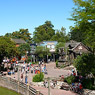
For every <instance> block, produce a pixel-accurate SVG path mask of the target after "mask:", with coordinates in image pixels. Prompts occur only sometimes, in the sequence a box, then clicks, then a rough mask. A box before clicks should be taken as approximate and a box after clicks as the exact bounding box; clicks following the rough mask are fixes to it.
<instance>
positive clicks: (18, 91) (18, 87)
mask: <svg viewBox="0 0 95 95" xmlns="http://www.w3.org/2000/svg"><path fill="white" fill-rule="evenodd" d="M17 92H18V93H19V81H18V87H17Z"/></svg>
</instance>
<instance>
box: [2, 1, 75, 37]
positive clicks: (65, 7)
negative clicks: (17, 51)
mask: <svg viewBox="0 0 95 95" xmlns="http://www.w3.org/2000/svg"><path fill="white" fill-rule="evenodd" d="M72 7H74V3H73V1H72V0H0V36H1V35H5V33H12V32H14V31H18V30H19V29H21V28H24V29H26V28H28V29H29V32H30V33H32V34H33V31H34V28H35V27H38V26H39V25H42V24H44V22H45V21H46V20H49V21H51V22H52V24H53V25H54V29H61V27H62V26H63V27H65V28H66V32H69V26H74V22H73V21H69V20H67V18H70V17H71V16H70V15H71V13H72Z"/></svg>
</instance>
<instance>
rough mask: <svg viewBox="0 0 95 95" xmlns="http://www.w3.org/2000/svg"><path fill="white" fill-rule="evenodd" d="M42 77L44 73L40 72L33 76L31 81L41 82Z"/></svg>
mask: <svg viewBox="0 0 95 95" xmlns="http://www.w3.org/2000/svg"><path fill="white" fill-rule="evenodd" d="M43 79H44V74H43V73H42V72H41V73H40V74H37V75H35V76H34V77H33V80H32V81H33V82H41V81H43Z"/></svg>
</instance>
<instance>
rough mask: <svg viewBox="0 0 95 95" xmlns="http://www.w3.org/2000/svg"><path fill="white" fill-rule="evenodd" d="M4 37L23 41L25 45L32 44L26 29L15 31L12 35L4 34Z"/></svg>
mask: <svg viewBox="0 0 95 95" xmlns="http://www.w3.org/2000/svg"><path fill="white" fill-rule="evenodd" d="M5 36H6V37H11V38H16V39H23V40H25V41H26V42H27V43H32V38H31V34H30V33H29V31H28V29H20V30H19V31H15V32H13V33H6V34H5Z"/></svg>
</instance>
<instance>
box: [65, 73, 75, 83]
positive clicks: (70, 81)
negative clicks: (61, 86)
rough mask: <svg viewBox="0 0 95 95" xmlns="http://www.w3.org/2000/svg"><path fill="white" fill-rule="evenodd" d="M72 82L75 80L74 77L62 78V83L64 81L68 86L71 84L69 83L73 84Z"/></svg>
mask: <svg viewBox="0 0 95 95" xmlns="http://www.w3.org/2000/svg"><path fill="white" fill-rule="evenodd" d="M74 80H75V77H74V76H72V75H71V76H69V77H67V78H64V81H66V82H67V83H68V84H71V83H73V82H74Z"/></svg>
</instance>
